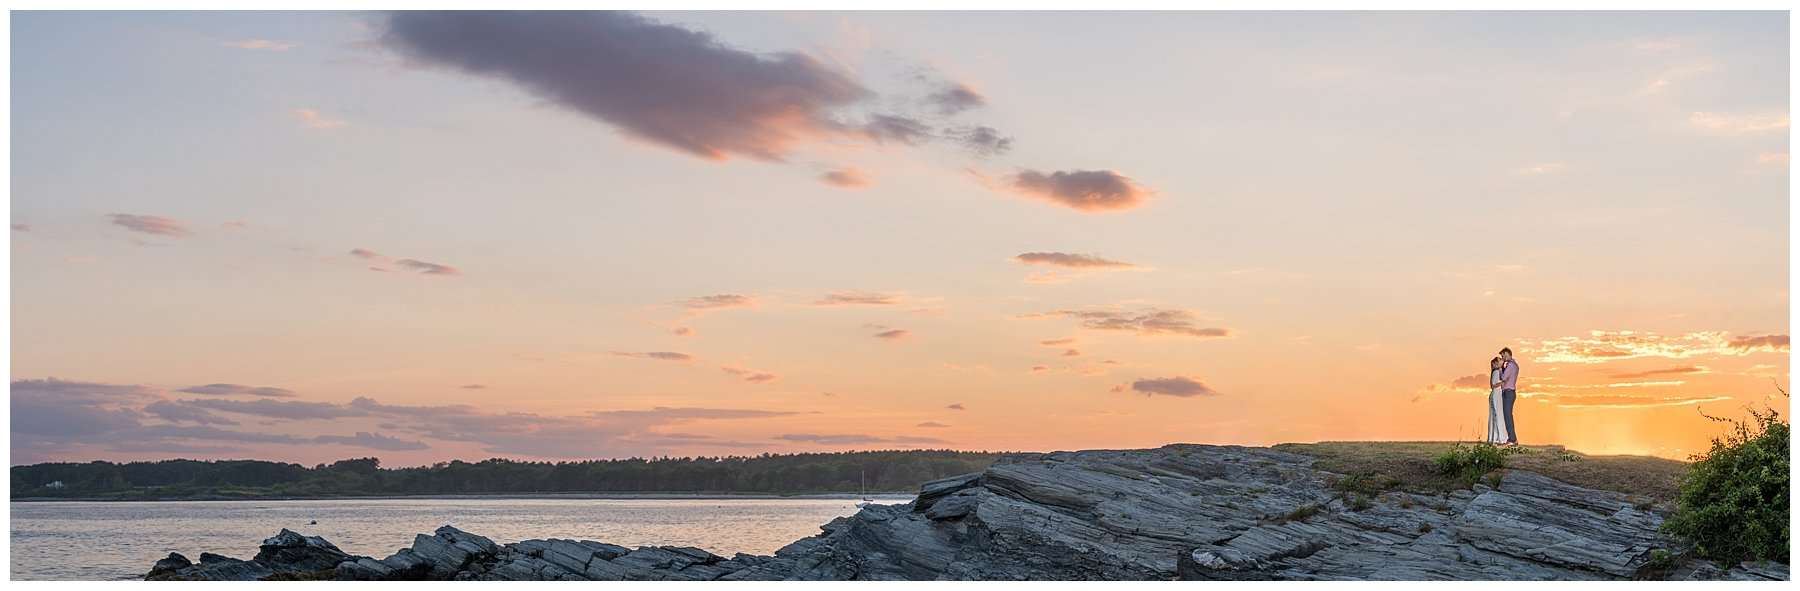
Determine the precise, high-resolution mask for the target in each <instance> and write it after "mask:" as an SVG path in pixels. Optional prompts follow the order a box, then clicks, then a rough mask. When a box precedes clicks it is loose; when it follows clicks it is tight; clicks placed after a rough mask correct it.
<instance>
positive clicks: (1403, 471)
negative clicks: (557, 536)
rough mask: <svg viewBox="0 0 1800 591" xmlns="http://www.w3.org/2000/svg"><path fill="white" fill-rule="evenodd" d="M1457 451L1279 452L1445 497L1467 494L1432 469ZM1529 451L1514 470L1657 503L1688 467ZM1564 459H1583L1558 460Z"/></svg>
mask: <svg viewBox="0 0 1800 591" xmlns="http://www.w3.org/2000/svg"><path fill="white" fill-rule="evenodd" d="M1452 445H1454V443H1453V442H1449V441H1326V442H1319V443H1283V444H1280V445H1276V446H1274V449H1276V450H1279V451H1285V452H1288V453H1296V454H1301V455H1306V456H1311V457H1313V458H1315V459H1316V460H1317V461H1316V462H1315V463H1314V467H1316V468H1318V469H1320V470H1325V471H1328V472H1336V473H1339V474H1360V473H1365V472H1367V473H1378V474H1384V475H1388V476H1391V477H1393V478H1395V479H1396V480H1398V481H1399V484H1398V485H1397V487H1396V488H1399V489H1402V490H1408V491H1412V492H1418V493H1426V494H1438V495H1441V494H1444V493H1447V492H1449V491H1451V490H1455V489H1458V488H1466V485H1463V484H1460V483H1458V482H1457V481H1456V479H1454V478H1450V477H1448V476H1445V475H1442V474H1438V473H1437V472H1436V471H1434V470H1433V469H1432V468H1433V466H1432V460H1433V459H1435V458H1436V457H1437V456H1438V455H1440V454H1442V453H1443V451H1444V449H1445V448H1447V447H1450V446H1452ZM1524 448H1525V449H1527V450H1528V451H1534V452H1542V453H1526V454H1520V455H1515V456H1509V457H1507V458H1506V463H1507V467H1508V468H1512V469H1515V470H1529V471H1532V472H1536V473H1539V474H1543V475H1545V476H1549V477H1551V478H1555V479H1557V480H1561V481H1563V482H1567V483H1569V484H1573V485H1576V486H1581V487H1586V488H1592V489H1598V490H1607V491H1613V492H1619V493H1625V494H1638V495H1644V496H1648V497H1650V498H1652V499H1654V500H1655V502H1657V503H1672V502H1673V501H1674V499H1675V496H1676V494H1677V491H1679V490H1680V482H1681V476H1682V474H1684V473H1686V472H1687V466H1688V465H1687V463H1686V462H1682V461H1679V460H1670V459H1665V458H1654V457H1649V456H1594V455H1587V454H1581V453H1578V452H1572V451H1569V450H1567V449H1564V448H1563V447H1561V446H1554V445H1549V446H1524ZM1559 452H1560V453H1559ZM1561 454H1567V455H1570V456H1575V457H1577V458H1579V459H1578V460H1568V459H1558V457H1559V455H1561Z"/></svg>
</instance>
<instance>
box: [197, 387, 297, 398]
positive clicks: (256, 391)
mask: <svg viewBox="0 0 1800 591" xmlns="http://www.w3.org/2000/svg"><path fill="white" fill-rule="evenodd" d="M176 392H183V393H187V394H205V395H208V396H261V397H265V398H292V397H294V391H293V390H288V389H286V388H276V387H274V386H245V385H242V384H205V385H201V386H188V387H186V388H182V389H180V390H176Z"/></svg>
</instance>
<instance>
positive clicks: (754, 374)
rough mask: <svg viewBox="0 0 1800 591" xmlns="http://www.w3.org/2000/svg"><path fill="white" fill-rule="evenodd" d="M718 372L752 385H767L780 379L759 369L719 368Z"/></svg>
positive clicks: (730, 366) (731, 366) (729, 366)
mask: <svg viewBox="0 0 1800 591" xmlns="http://www.w3.org/2000/svg"><path fill="white" fill-rule="evenodd" d="M719 370H720V371H723V372H725V373H728V374H731V375H734V376H737V377H738V378H740V379H742V380H744V381H746V382H750V383H752V384H767V383H770V382H774V381H775V380H779V379H781V376H778V375H775V374H774V373H773V372H767V371H763V370H760V369H747V368H742V367H737V366H734V365H727V366H724V367H720V368H719Z"/></svg>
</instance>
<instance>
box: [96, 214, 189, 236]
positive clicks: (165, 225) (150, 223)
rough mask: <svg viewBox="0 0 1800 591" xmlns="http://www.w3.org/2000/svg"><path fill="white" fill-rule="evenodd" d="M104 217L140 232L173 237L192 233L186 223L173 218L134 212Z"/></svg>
mask: <svg viewBox="0 0 1800 591" xmlns="http://www.w3.org/2000/svg"><path fill="white" fill-rule="evenodd" d="M106 217H107V219H110V220H112V223H113V225H115V226H118V227H121V228H124V229H127V230H131V231H133V232H137V233H140V234H150V235H154V236H169V237H173V238H182V237H185V236H188V235H190V234H192V232H189V231H188V229H187V225H186V224H183V223H181V221H180V220H177V219H174V218H166V217H162V216H157V215H142V214H134V213H109V214H106Z"/></svg>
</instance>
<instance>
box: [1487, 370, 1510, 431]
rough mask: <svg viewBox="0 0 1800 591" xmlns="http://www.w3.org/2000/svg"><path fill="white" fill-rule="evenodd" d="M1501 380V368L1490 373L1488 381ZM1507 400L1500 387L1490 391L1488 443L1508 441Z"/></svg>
mask: <svg viewBox="0 0 1800 591" xmlns="http://www.w3.org/2000/svg"><path fill="white" fill-rule="evenodd" d="M1498 381H1500V370H1498V369H1496V370H1494V371H1493V372H1492V373H1489V374H1488V383H1490V384H1491V383H1494V382H1498ZM1505 404H1506V402H1505V401H1504V400H1502V398H1501V394H1500V389H1499V388H1494V391H1492V392H1489V393H1488V432H1487V441H1488V443H1494V444H1500V443H1506V406H1505Z"/></svg>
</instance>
